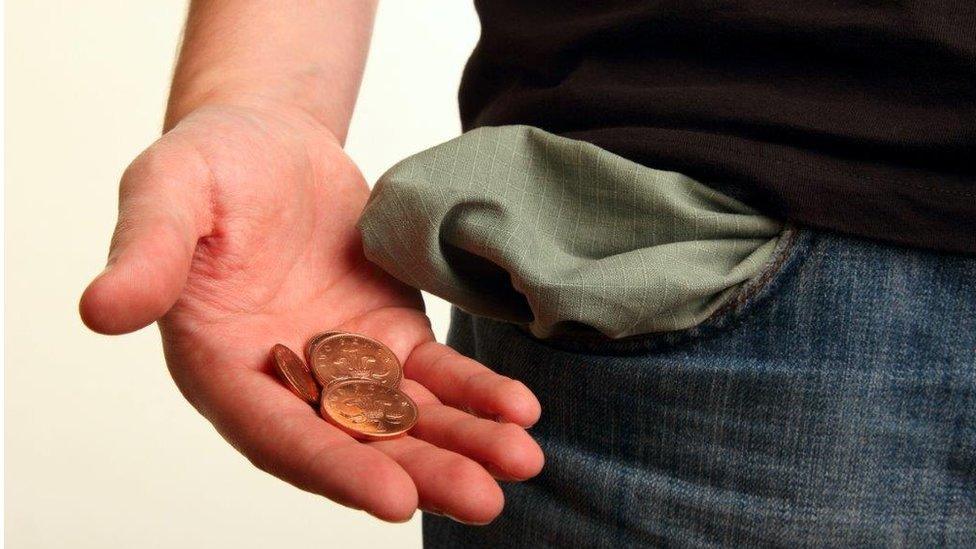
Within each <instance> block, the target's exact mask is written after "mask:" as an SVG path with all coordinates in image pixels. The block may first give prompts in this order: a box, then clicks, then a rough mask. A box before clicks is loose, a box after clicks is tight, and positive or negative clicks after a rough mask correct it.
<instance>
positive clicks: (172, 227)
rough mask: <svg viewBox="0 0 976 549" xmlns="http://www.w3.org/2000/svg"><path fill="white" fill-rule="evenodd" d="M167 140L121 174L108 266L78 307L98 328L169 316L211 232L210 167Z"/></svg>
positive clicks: (135, 325)
mask: <svg viewBox="0 0 976 549" xmlns="http://www.w3.org/2000/svg"><path fill="white" fill-rule="evenodd" d="M165 140H166V137H164V138H163V139H162V140H160V141H158V142H157V143H156V144H154V145H153V146H152V147H150V148H149V149H147V150H146V151H145V152H143V153H142V154H141V155H140V156H139V157H138V158H136V159H135V161H133V162H132V164H131V165H130V166H129V168H128V169H127V170H126V171H125V174H124V175H123V176H122V183H121V185H120V188H119V220H118V224H117V225H116V228H115V234H114V235H113V237H112V244H111V248H110V250H109V258H108V264H107V266H106V267H105V270H104V271H102V273H101V274H100V275H98V276H97V277H96V278H95V279H94V280H93V281H92V282H91V283H90V284H89V285H88V288H87V289H86V290H85V292H84V294H83V295H82V296H81V303H80V305H79V309H80V312H81V318H82V320H83V321H84V323H85V324H86V325H87V326H88V327H89V328H91V329H92V330H94V331H96V332H100V333H103V334H121V333H126V332H131V331H134V330H138V329H139V328H142V327H144V326H146V325H148V324H151V323H152V322H154V321H156V320H157V319H158V318H159V317H161V316H163V315H164V314H166V311H168V310H169V309H170V308H171V307H172V306H173V304H174V303H176V300H177V299H178V298H179V296H180V293H181V291H182V289H183V285H184V283H185V282H186V276H187V273H188V272H189V270H190V262H191V261H192V259H193V253H194V250H195V249H196V246H197V240H198V239H199V238H200V237H202V236H205V235H206V234H208V233H209V231H210V226H211V223H212V216H211V207H210V199H209V196H210V187H211V183H212V182H211V181H210V177H209V174H210V170H209V169H208V167H207V164H206V162H205V160H204V159H203V158H202V157H201V156H200V154H199V153H197V152H196V151H195V150H193V149H192V148H190V147H175V146H172V145H171V144H168V143H167V142H166V141H165Z"/></svg>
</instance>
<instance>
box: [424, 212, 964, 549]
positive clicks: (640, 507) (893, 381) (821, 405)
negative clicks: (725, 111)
mask: <svg viewBox="0 0 976 549" xmlns="http://www.w3.org/2000/svg"><path fill="white" fill-rule="evenodd" d="M450 343H451V344H452V345H453V346H454V347H456V348H457V349H459V350H460V351H461V352H463V353H464V354H466V355H468V356H471V357H474V358H476V359H478V360H480V361H482V362H483V363H485V364H487V365H488V366H490V367H492V368H494V369H495V370H497V371H499V372H501V373H503V374H506V375H509V376H511V377H514V378H517V379H520V380H522V381H523V382H525V383H526V384H527V385H528V386H529V387H531V388H532V389H533V390H534V391H535V393H536V395H538V397H539V399H540V401H541V402H542V407H543V415H542V419H541V421H540V422H539V423H538V424H537V425H536V426H535V427H533V428H532V431H531V432H532V433H533V435H534V436H535V437H536V438H537V440H538V441H539V443H540V444H541V445H542V448H543V450H544V451H545V453H546V466H545V469H544V470H543V472H542V473H541V474H540V475H539V476H538V477H537V478H535V479H533V480H531V481H529V482H524V483H513V484H506V485H505V486H504V490H505V496H506V508H505V511H504V512H503V514H502V515H501V516H500V517H499V518H498V519H497V520H496V521H495V522H494V523H492V524H491V525H489V526H484V527H477V526H465V525H462V524H457V523H454V522H452V521H450V520H449V519H445V518H441V517H437V516H431V515H428V516H425V517H424V523H423V531H424V541H425V543H426V544H427V545H428V546H430V547H451V548H454V547H491V548H503V547H519V548H523V547H613V548H619V547H633V546H656V545H666V546H696V547H698V546H735V547H740V546H788V547H804V546H817V547H821V546H970V547H972V546H976V258H973V257H967V256H953V255H946V254H938V253H932V252H926V251H922V250H914V249H908V248H900V247H894V246H887V245H883V244H878V243H874V242H870V241H866V240H860V239H854V238H847V237H843V236H839V235H835V234H829V233H820V232H813V231H807V230H801V231H795V232H793V233H792V234H791V236H790V238H788V239H784V242H783V244H782V245H781V247H780V249H778V250H777V252H776V254H775V256H774V261H772V262H771V263H770V264H769V265H768V266H767V268H766V269H765V270H764V272H763V273H762V274H761V275H760V276H758V277H757V278H756V279H754V280H753V281H751V282H749V283H747V284H746V286H744V287H743V288H742V289H741V290H740V291H739V293H738V295H737V296H736V298H735V299H734V300H733V301H732V302H731V303H729V304H728V305H727V306H726V307H724V308H723V309H722V310H721V311H719V312H718V313H716V314H715V315H714V316H713V317H711V318H710V319H709V320H707V321H706V322H704V323H703V324H700V325H698V326H696V327H694V328H692V329H689V330H685V331H683V332H679V333H667V334H655V335H649V336H644V337H639V338H633V339H629V340H624V341H613V342H611V341H600V340H592V341H591V340H564V341H540V340H537V339H535V338H533V337H531V336H530V335H528V334H527V333H526V332H524V331H523V330H521V329H520V328H518V327H517V326H514V325H511V324H506V323H502V322H496V321H492V320H488V319H485V318H477V317H472V316H470V315H468V314H465V313H463V312H459V311H456V312H455V315H454V319H453V324H452V327H451V333H450Z"/></svg>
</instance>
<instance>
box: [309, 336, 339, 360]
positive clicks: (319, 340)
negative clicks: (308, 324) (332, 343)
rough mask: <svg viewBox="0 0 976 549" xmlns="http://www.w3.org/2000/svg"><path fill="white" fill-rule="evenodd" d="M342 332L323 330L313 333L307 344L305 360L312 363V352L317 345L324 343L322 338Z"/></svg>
mask: <svg viewBox="0 0 976 549" xmlns="http://www.w3.org/2000/svg"><path fill="white" fill-rule="evenodd" d="M341 333H342V332H321V333H317V334H315V335H313V336H312V337H310V338H309V339H308V343H306V344H305V361H306V362H308V363H309V364H311V363H312V352H313V351H315V346H316V345H318V344H319V343H322V340H323V339H325V338H327V337H329V336H332V335H336V334H341Z"/></svg>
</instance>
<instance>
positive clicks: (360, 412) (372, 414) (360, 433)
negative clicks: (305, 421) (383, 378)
mask: <svg viewBox="0 0 976 549" xmlns="http://www.w3.org/2000/svg"><path fill="white" fill-rule="evenodd" d="M321 414H322V417H323V418H325V420H326V421H328V422H329V423H331V424H333V425H335V426H336V427H338V428H340V429H342V430H343V431H345V432H346V433H348V434H350V435H352V436H353V437H354V438H358V439H361V440H384V439H389V438H395V437H398V436H401V435H403V434H405V433H406V432H407V431H409V430H410V428H411V427H413V426H414V424H416V423H417V405H416V404H414V402H413V400H411V399H410V397H408V396H407V395H405V394H404V393H403V392H402V391H400V390H399V389H395V388H393V387H386V386H384V385H380V384H379V383H374V382H371V381H364V380H361V379H352V380H348V381H340V382H338V383H336V384H335V385H332V386H331V387H329V388H328V389H326V390H325V393H324V394H323V395H322V407H321Z"/></svg>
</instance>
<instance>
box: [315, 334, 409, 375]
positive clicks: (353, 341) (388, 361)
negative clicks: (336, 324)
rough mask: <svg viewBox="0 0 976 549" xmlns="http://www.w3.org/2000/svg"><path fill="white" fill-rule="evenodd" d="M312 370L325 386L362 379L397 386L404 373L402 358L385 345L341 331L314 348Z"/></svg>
mask: <svg viewBox="0 0 976 549" xmlns="http://www.w3.org/2000/svg"><path fill="white" fill-rule="evenodd" d="M311 366H312V374H313V375H314V376H315V379H317V380H318V382H319V383H320V384H322V387H328V386H329V385H332V384H333V383H338V382H340V381H346V380H348V379H362V380H366V381H372V382H375V383H379V384H381V385H384V386H386V387H397V386H399V385H400V379H401V378H402V377H403V369H402V368H401V367H400V361H399V360H397V357H396V355H394V354H393V351H391V350H390V349H389V348H387V346H386V345H383V344H382V343H380V342H379V341H376V340H373V339H370V338H368V337H365V336H361V335H357V334H347V333H339V334H335V335H332V336H329V337H326V338H324V339H322V340H321V341H320V342H318V343H317V344H316V345H315V348H314V349H312V360H311Z"/></svg>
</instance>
